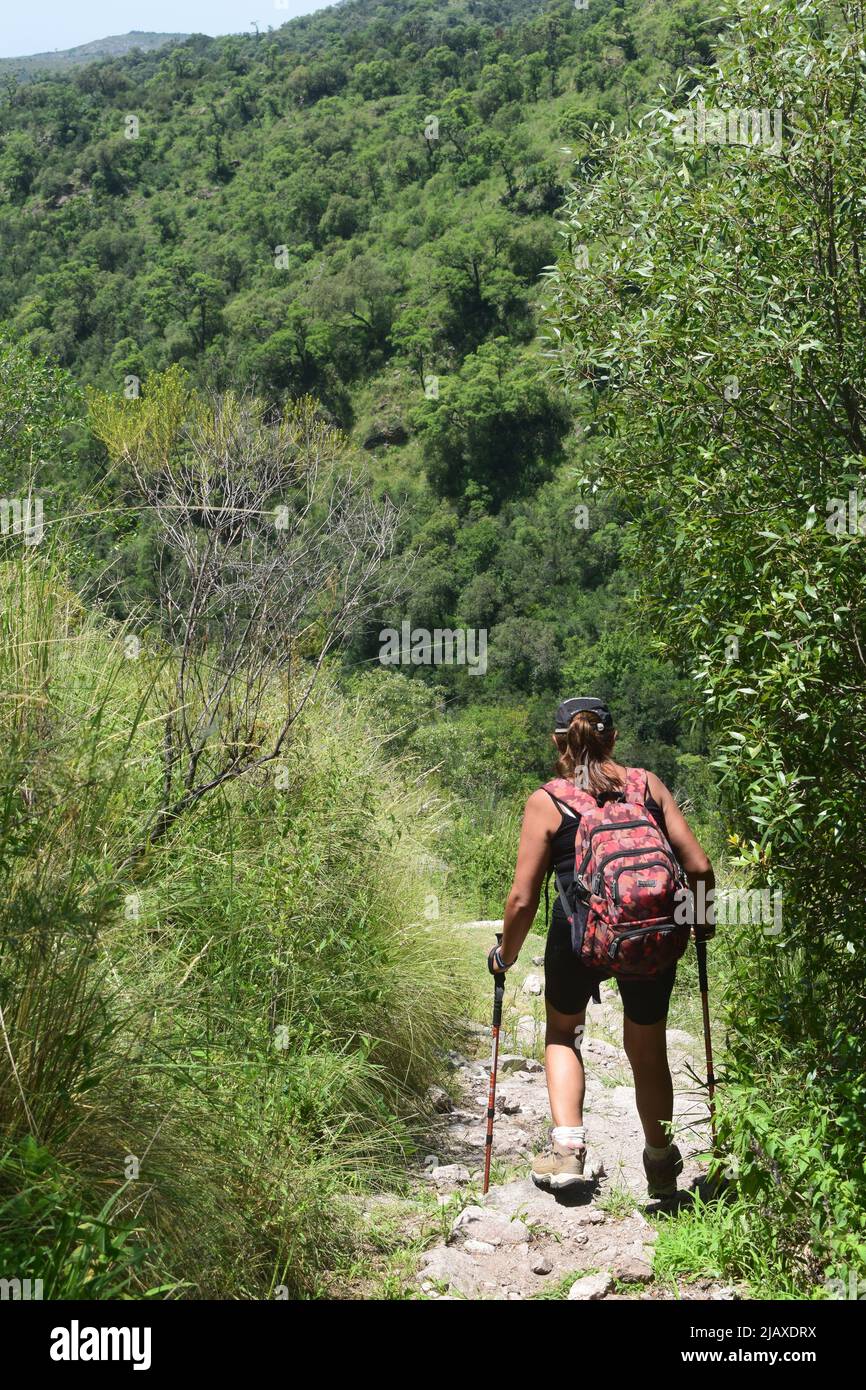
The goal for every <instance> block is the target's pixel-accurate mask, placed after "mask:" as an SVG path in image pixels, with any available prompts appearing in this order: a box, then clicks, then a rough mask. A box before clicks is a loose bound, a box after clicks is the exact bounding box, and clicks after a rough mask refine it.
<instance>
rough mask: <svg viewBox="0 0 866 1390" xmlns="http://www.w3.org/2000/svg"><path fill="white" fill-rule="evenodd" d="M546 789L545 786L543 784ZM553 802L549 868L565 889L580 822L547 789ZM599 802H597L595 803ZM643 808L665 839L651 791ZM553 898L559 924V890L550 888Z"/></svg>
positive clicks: (562, 916) (662, 816) (662, 821)
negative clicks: (556, 821)
mask: <svg viewBox="0 0 866 1390" xmlns="http://www.w3.org/2000/svg"><path fill="white" fill-rule="evenodd" d="M543 790H544V791H547V788H546V787H544V788H543ZM547 795H548V796H549V797H550V799H551V801H552V802H553V804H554V805H555V806H556V808H557V810H558V811H559V814H560V821H559V829H558V830H556V831H555V833H554V835H553V839H552V840H551V842H550V870H551V871H553V870H555V871H556V873H557V875H558V877H559V881H560V883H561V884H562V886H563V888H565V889H566V890H567V889H569V888H570V887H571V885H572V883H573V882H574V842H575V840H576V839H577V827H578V826H579V825H580V812H579V811H575V810H574V808H573V807H572V806H568V805H566V803H565V802H564V801H560V800H559V798H558V797H556V796H554V795H553V792H549V791H548V792H547ZM599 804H600V803H599ZM646 808H647V810H648V811H649V813H650V815H651V816H652V818H653V820H654V821H655V823H656V825H657V826H658V828H659V830H660V831H661V832H662V834H663V835H664V837H665V839H667V835H668V831H667V826H666V825H665V813H664V811H663V810H662V808H661V806H659V804H658V802H657V801H656V799H655V797H654V796H653V794H652V792H649V791H648V792H647V798H646ZM554 894H555V896H554V898H553V919H554V920H555V921H556V922H557V923H559V924H561V923H563V922H565V921H566V920H567V919H566V916H565V909H564V908H563V906H562V903H561V902H560V901H559V894H558V893H556V892H555V888H554Z"/></svg>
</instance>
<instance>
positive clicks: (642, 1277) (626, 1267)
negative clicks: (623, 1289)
mask: <svg viewBox="0 0 866 1390" xmlns="http://www.w3.org/2000/svg"><path fill="white" fill-rule="evenodd" d="M611 1273H612V1274H613V1277H614V1279H620V1280H622V1282H623V1283H624V1284H649V1283H650V1282H651V1280H652V1277H653V1272H652V1266H651V1265H648V1264H647V1262H646V1260H639V1259H638V1258H637V1256H635V1255H621V1256H620V1257H619V1259H617V1260H614V1262H613V1267H612V1270H611Z"/></svg>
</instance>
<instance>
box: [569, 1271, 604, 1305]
mask: <svg viewBox="0 0 866 1390" xmlns="http://www.w3.org/2000/svg"><path fill="white" fill-rule="evenodd" d="M612 1288H613V1280H612V1279H611V1277H610V1270H607V1269H603V1270H602V1271H601V1273H600V1274H585V1275H584V1276H583V1278H582V1279H578V1280H577V1283H575V1284H572V1286H571V1288H570V1289H569V1291H568V1297H569V1301H577V1302H583V1303H587V1302H590V1301H591V1300H595V1299H599V1298H604V1296H605V1294H608V1293H610V1291H611V1289H612Z"/></svg>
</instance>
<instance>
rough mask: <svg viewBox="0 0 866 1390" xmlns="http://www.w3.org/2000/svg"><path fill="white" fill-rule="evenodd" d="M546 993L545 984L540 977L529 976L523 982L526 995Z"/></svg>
mask: <svg viewBox="0 0 866 1390" xmlns="http://www.w3.org/2000/svg"><path fill="white" fill-rule="evenodd" d="M543 991H544V984H543V983H542V980H541V977H540V976H539V975H527V977H526V979H525V980H524V981H523V993H524V994H541V993H543Z"/></svg>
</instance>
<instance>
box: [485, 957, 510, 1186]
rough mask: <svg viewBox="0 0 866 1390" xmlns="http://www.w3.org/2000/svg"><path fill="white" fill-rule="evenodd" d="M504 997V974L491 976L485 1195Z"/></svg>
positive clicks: (491, 1148)
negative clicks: (491, 1039) (491, 1046)
mask: <svg viewBox="0 0 866 1390" xmlns="http://www.w3.org/2000/svg"><path fill="white" fill-rule="evenodd" d="M496 941H497V943H498V944H499V945H501V944H502V933H501V932H497V933H496ZM504 998H505V976H504V974H502V975H494V976H493V1055H492V1056H491V1058H490V1089H489V1090H488V1092H487V1137H486V1139H485V1141H484V1186H483V1187H482V1189H481V1191H482V1192H483V1193H484V1194H485V1196H486V1195H487V1189H488V1188H489V1187H490V1159H491V1156H492V1154H493V1121H494V1118H495V1116H496V1066H497V1063H498V1061H499V1028H500V1025H501V1023H502V1001H503V999H504Z"/></svg>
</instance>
